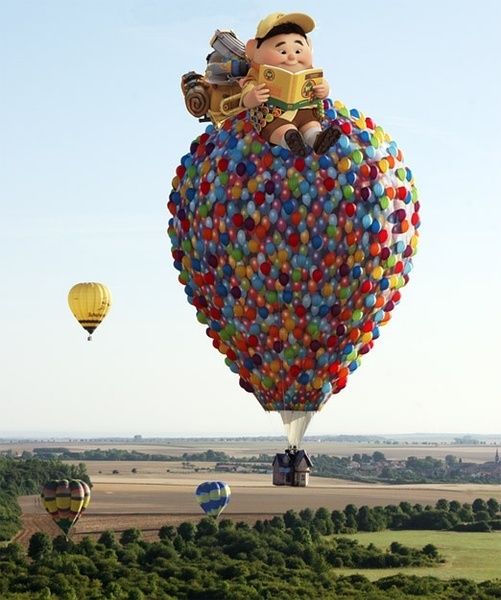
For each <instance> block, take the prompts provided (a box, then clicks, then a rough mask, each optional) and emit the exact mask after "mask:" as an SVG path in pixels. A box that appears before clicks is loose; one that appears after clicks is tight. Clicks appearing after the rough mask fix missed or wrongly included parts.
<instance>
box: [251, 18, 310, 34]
mask: <svg viewBox="0 0 501 600" xmlns="http://www.w3.org/2000/svg"><path fill="white" fill-rule="evenodd" d="M282 23H294V24H295V25H299V27H301V29H302V30H303V31H304V32H305V33H309V32H310V31H313V30H314V29H315V21H314V20H313V19H312V18H311V17H309V16H308V15H305V14H303V13H290V14H288V15H286V14H285V13H273V14H271V15H268V16H267V17H266V18H264V19H263V20H262V21H261V22H260V23H259V25H258V26H257V31H256V38H264V37H265V36H266V35H267V34H268V33H269V32H270V31H271V30H272V29H273V27H276V26H277V25H281V24H282Z"/></svg>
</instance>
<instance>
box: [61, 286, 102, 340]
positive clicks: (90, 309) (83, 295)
mask: <svg viewBox="0 0 501 600" xmlns="http://www.w3.org/2000/svg"><path fill="white" fill-rule="evenodd" d="M68 304H69V305H70V309H71V312H72V313H73V315H74V316H75V318H76V320H77V321H78V322H79V323H80V325H81V326H82V327H83V328H84V329H85V330H86V331H88V332H89V337H88V338H87V339H88V340H89V341H91V340H92V333H93V332H94V330H95V329H96V327H97V326H98V325H99V324H100V323H101V321H102V320H103V319H104V317H105V316H106V315H107V314H108V312H109V310H110V307H111V292H110V290H109V289H108V288H107V287H106V286H105V285H103V284H102V283H77V284H76V285H74V286H73V287H72V288H71V290H70V292H69V294H68Z"/></svg>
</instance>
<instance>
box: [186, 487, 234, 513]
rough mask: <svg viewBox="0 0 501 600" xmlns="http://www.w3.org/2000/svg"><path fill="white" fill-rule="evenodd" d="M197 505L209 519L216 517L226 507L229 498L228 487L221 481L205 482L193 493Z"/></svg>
mask: <svg viewBox="0 0 501 600" xmlns="http://www.w3.org/2000/svg"><path fill="white" fill-rule="evenodd" d="M195 496H196V499H197V502H198V504H199V505H200V506H201V507H202V510H203V511H204V512H205V513H206V514H207V515H209V516H210V517H216V518H217V517H218V516H219V515H220V514H221V513H222V512H223V510H224V509H225V507H226V506H227V505H228V502H229V501H230V497H231V490H230V486H229V485H227V484H226V483H223V482H222V481H205V482H204V483H201V484H200V485H199V486H198V487H197V490H196V492H195Z"/></svg>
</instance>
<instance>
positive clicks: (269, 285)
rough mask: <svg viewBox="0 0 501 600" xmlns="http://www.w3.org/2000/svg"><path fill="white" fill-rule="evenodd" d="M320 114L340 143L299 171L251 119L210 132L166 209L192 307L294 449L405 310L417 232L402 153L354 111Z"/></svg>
mask: <svg viewBox="0 0 501 600" xmlns="http://www.w3.org/2000/svg"><path fill="white" fill-rule="evenodd" d="M324 111H325V118H324V121H325V123H324V127H328V126H330V125H332V124H334V125H336V126H337V127H339V128H340V129H341V131H342V135H341V137H340V138H339V140H338V141H337V142H336V143H335V145H334V146H333V147H332V148H331V149H330V150H329V151H328V152H327V153H325V154H322V155H317V154H315V153H314V152H313V151H310V152H309V153H308V154H307V156H306V157H304V158H300V157H297V156H294V155H293V154H291V153H290V152H289V151H288V150H286V149H284V148H282V147H280V146H272V145H269V144H268V143H267V142H265V141H264V140H263V139H262V138H260V137H259V135H258V134H257V133H256V131H255V130H254V128H253V126H252V124H251V123H250V122H249V120H248V116H247V113H245V112H243V113H240V114H239V115H237V116H236V117H234V118H231V119H228V120H226V121H225V122H224V124H223V125H222V126H221V127H220V128H217V127H215V126H214V125H209V126H208V127H207V128H206V130H205V132H204V133H203V134H202V135H200V136H199V137H197V138H196V139H195V140H194V141H193V142H192V144H191V147H190V149H189V152H188V153H187V154H186V155H184V156H183V157H182V159H181V162H180V164H179V166H178V167H177V169H176V175H175V177H174V178H173V181H172V191H171V193H170V196H169V201H168V209H169V210H170V212H171V214H172V218H171V219H170V221H169V228H168V233H169V236H170V240H171V245H172V256H173V259H174V266H175V268H176V269H177V270H178V271H179V277H178V278H179V281H180V283H181V284H182V285H183V286H184V291H185V294H186V297H187V300H188V302H189V303H190V304H191V305H193V307H194V308H195V310H196V313H197V318H198V320H199V321H200V322H201V323H202V324H204V325H205V326H206V328H207V329H206V333H207V335H208V336H209V338H210V339H211V340H212V345H213V346H214V347H215V348H216V349H217V350H218V351H219V352H220V353H221V354H222V355H223V356H224V357H225V362H226V364H227V366H228V367H229V369H230V370H231V371H232V372H234V373H235V374H237V375H238V376H239V379H240V385H241V387H242V388H243V389H244V390H246V391H248V392H251V393H253V394H254V396H255V397H256V398H257V400H258V401H259V403H260V404H261V406H262V407H263V408H264V410H266V411H276V412H279V413H280V415H281V416H282V420H283V423H284V425H285V430H286V434H287V438H288V441H289V447H290V448H293V449H295V450H297V449H298V448H299V447H300V444H301V440H302V438H303V436H304V434H305V431H306V428H307V427H308V424H309V423H310V421H311V419H312V417H313V416H314V415H316V414H317V413H318V411H320V410H321V409H322V407H323V406H324V405H325V403H326V402H327V400H328V399H329V398H330V397H331V396H332V395H333V394H337V393H338V392H340V391H341V390H343V389H344V388H345V386H346V384H347V381H348V378H349V376H350V375H351V374H352V373H353V372H354V371H356V370H357V369H358V368H359V366H360V364H361V358H362V356H363V355H365V354H367V353H368V352H369V351H370V350H371V349H372V347H373V345H374V342H375V340H376V339H377V338H378V337H379V335H380V331H381V328H382V326H384V325H385V324H386V323H387V322H388V321H389V319H390V317H391V315H392V311H393V309H394V308H395V307H396V305H397V304H398V303H399V302H400V299H401V294H402V288H403V287H404V286H405V285H406V284H407V283H408V281H409V274H410V271H411V269H412V267H413V262H412V259H413V256H414V255H415V253H416V249H417V244H418V227H419V224H420V220H419V201H418V192H417V188H416V187H415V183H414V176H413V173H412V171H411V170H410V169H409V168H408V167H407V166H406V165H405V164H404V157H403V153H402V151H401V150H400V148H399V147H398V145H397V143H396V142H395V141H394V140H392V139H391V137H390V135H389V134H388V133H387V132H386V131H385V130H384V129H383V128H382V127H381V126H379V125H376V123H375V122H374V120H373V119H371V118H370V117H368V116H366V115H365V114H364V113H362V112H361V111H360V110H358V109H348V108H347V107H346V106H345V105H344V104H343V103H342V102H339V101H336V102H332V101H331V100H330V99H327V100H324Z"/></svg>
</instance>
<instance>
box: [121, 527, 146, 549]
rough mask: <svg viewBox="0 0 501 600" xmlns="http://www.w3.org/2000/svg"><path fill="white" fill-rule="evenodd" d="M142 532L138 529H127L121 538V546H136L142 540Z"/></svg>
mask: <svg viewBox="0 0 501 600" xmlns="http://www.w3.org/2000/svg"><path fill="white" fill-rule="evenodd" d="M141 535H142V532H141V530H140V529H138V528H137V527H130V528H129V529H125V530H124V531H123V533H122V535H121V536H120V543H121V544H124V545H125V544H135V543H136V542H139V540H140V539H141Z"/></svg>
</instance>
